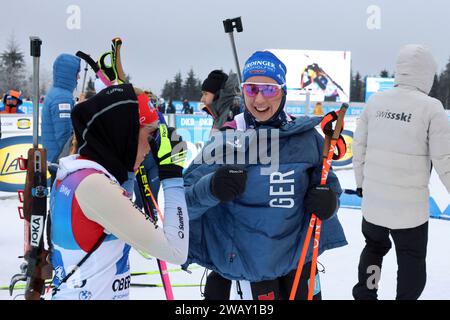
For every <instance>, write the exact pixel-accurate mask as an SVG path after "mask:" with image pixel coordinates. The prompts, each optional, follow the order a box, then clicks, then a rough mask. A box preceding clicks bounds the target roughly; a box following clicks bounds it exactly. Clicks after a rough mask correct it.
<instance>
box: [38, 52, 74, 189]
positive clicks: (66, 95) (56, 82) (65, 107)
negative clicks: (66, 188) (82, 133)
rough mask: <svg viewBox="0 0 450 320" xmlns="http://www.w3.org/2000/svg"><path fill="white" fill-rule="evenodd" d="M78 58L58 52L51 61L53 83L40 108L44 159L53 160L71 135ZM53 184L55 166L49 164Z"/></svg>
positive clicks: (55, 159) (51, 161)
mask: <svg viewBox="0 0 450 320" xmlns="http://www.w3.org/2000/svg"><path fill="white" fill-rule="evenodd" d="M79 72H80V58H78V57H76V56H74V55H71V54H65V53H64V54H61V55H59V56H58V57H57V58H56V60H55V62H54V63H53V86H52V87H51V88H50V90H49V91H48V93H47V95H46V97H45V100H44V106H43V107H42V120H41V121H42V123H41V132H42V145H43V146H44V148H45V149H46V150H47V161H49V162H50V163H55V162H56V161H57V158H58V156H59V154H60V153H61V151H62V149H63V148H64V145H65V144H66V142H67V141H68V139H69V137H70V136H71V134H72V123H71V121H70V113H71V111H72V108H73V106H74V104H75V101H74V98H73V91H74V90H75V88H76V87H77V80H78V79H79V78H80V75H79ZM49 172H50V174H51V175H52V183H53V181H54V178H55V174H56V168H54V167H52V166H49Z"/></svg>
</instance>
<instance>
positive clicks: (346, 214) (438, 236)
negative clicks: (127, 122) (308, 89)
mask: <svg viewBox="0 0 450 320" xmlns="http://www.w3.org/2000/svg"><path fill="white" fill-rule="evenodd" d="M337 174H338V176H339V178H340V181H341V184H342V186H343V188H348V189H352V188H354V187H355V185H354V180H353V172H352V171H351V170H343V171H338V172H337ZM437 184H438V182H437V181H436V178H432V182H431V189H432V190H433V189H435V188H437V189H438V190H440V191H439V192H436V193H435V194H434V197H435V199H436V202H438V203H439V204H442V205H444V204H445V203H446V204H448V203H449V202H450V201H449V200H450V196H449V195H448V194H446V193H445V192H442V189H441V188H439V187H437V186H436V185H437ZM5 195H6V194H0V198H1V197H2V196H5ZM17 205H18V201H17V200H16V199H3V200H0V215H1V221H2V222H1V223H0V253H1V255H0V285H1V286H4V285H8V284H9V280H10V278H11V276H12V275H13V274H14V273H16V272H18V270H19V265H20V262H21V260H20V259H18V258H17V256H19V255H21V254H22V250H23V249H22V242H23V222H22V221H20V220H19V219H18V214H17ZM339 218H340V220H341V222H342V225H343V227H344V231H345V234H346V236H347V240H348V242H349V245H348V246H345V247H343V248H339V249H335V250H331V251H327V252H325V253H324V254H323V255H322V256H320V257H319V261H320V262H321V263H322V264H323V265H324V267H325V273H321V285H322V296H323V298H324V299H352V295H351V289H352V287H353V285H354V284H355V283H356V279H357V266H358V261H359V255H360V253H361V250H362V248H363V246H364V239H363V237H362V234H361V231H360V226H361V212H360V210H353V209H341V210H340V211H339ZM449 241H450V221H444V220H436V219H430V230H429V243H428V258H427V271H428V279H427V285H426V288H425V290H424V292H423V294H422V297H421V298H422V299H450V251H449V250H448V246H449ZM168 268H169V269H171V268H179V266H173V265H168ZM131 269H132V271H133V272H138V271H139V272H141V271H150V270H157V264H156V261H155V259H151V260H146V259H144V258H143V257H141V256H140V255H139V254H138V253H136V252H135V251H132V254H131ZM203 270H204V269H203V268H200V267H197V268H195V266H194V270H192V274H188V273H186V272H183V271H178V272H173V273H171V274H170V277H171V281H172V283H173V284H197V285H198V284H199V283H200V280H201V278H202V275H203ZM132 282H134V283H136V282H139V283H157V284H160V283H161V280H160V278H159V275H157V274H156V275H150V276H147V275H146V276H138V277H133V279H132ZM395 282H396V260H395V251H394V249H392V250H391V252H389V254H388V255H387V256H386V258H385V260H384V263H383V270H382V277H381V284H380V290H379V296H380V299H393V298H395ZM20 291H21V290H17V291H16V292H17V293H19V292H20ZM174 295H175V298H176V299H188V300H195V299H202V297H201V295H200V287H198V286H196V287H182V288H181V287H175V288H174ZM21 298H22V297H18V299H21ZM131 298H132V299H165V296H164V290H163V289H162V288H135V287H132V289H131ZM0 299H11V298H10V297H9V294H8V292H7V291H6V290H0Z"/></svg>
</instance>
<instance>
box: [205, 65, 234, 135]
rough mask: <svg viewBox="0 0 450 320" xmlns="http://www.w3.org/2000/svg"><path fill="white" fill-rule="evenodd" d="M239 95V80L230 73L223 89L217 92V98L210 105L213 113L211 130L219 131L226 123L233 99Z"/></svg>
mask: <svg viewBox="0 0 450 320" xmlns="http://www.w3.org/2000/svg"><path fill="white" fill-rule="evenodd" d="M240 94H241V89H240V84H239V79H238V76H237V74H236V73H230V75H229V76H228V80H227V81H226V82H225V86H224V87H223V89H220V91H219V98H218V99H217V100H215V101H214V102H213V103H212V106H211V108H212V112H213V113H214V122H213V129H220V128H221V127H222V126H223V124H224V123H225V122H227V121H228V120H229V119H228V116H229V114H230V110H231V107H232V106H233V103H234V99H235V98H236V97H239V96H240Z"/></svg>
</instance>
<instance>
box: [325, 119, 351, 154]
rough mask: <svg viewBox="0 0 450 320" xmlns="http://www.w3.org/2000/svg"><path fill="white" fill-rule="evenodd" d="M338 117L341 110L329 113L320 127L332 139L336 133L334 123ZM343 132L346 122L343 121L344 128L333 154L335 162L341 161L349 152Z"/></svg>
mask: <svg viewBox="0 0 450 320" xmlns="http://www.w3.org/2000/svg"><path fill="white" fill-rule="evenodd" d="M338 116H339V110H338V111H331V112H328V113H327V114H326V115H325V116H324V117H323V119H322V122H321V123H320V127H321V128H322V131H323V133H324V134H325V135H326V136H330V137H331V136H333V133H334V130H333V122H335V121H337V119H338ZM343 130H344V120H342V127H341V130H340V132H339V138H338V139H337V141H336V149H335V151H334V154H333V160H339V159H341V158H343V157H344V155H345V153H346V152H347V144H346V142H345V139H344V137H343V136H342V135H341V133H342V131H343Z"/></svg>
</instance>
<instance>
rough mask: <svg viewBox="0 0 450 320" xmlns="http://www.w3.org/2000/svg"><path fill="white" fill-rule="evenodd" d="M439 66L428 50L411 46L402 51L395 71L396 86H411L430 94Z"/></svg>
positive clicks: (419, 46)
mask: <svg viewBox="0 0 450 320" xmlns="http://www.w3.org/2000/svg"><path fill="white" fill-rule="evenodd" d="M436 71H437V64H436V61H435V60H434V58H433V55H432V54H431V52H430V50H428V49H427V48H425V47H423V46H421V45H416V44H409V45H406V46H404V47H402V48H401V49H400V52H399V54H398V57H397V63H396V70H395V85H396V86H411V87H415V88H417V89H418V90H420V91H422V92H423V93H425V94H429V93H430V90H431V87H432V86H433V81H434V75H435V74H436Z"/></svg>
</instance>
